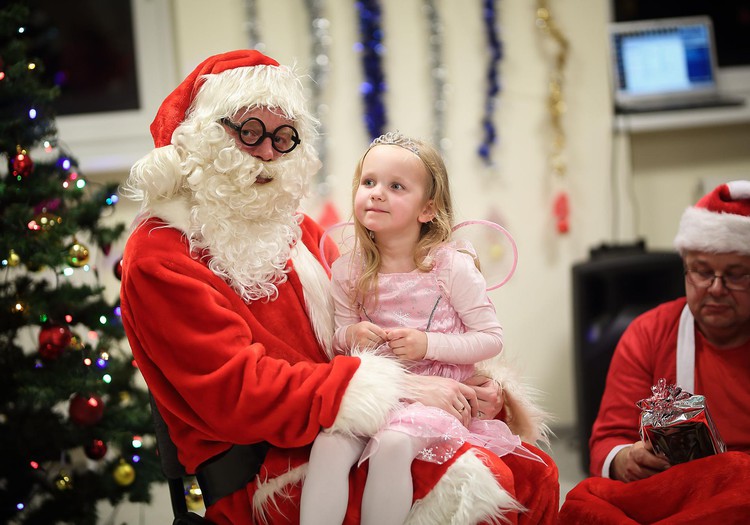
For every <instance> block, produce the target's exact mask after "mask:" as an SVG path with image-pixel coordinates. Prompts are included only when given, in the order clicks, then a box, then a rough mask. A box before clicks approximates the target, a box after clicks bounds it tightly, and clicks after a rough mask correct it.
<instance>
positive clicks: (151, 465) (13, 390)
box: [0, 3, 163, 525]
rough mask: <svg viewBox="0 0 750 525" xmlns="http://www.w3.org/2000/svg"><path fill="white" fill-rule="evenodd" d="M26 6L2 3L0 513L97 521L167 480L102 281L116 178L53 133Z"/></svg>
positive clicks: (114, 233) (117, 228) (17, 519)
mask: <svg viewBox="0 0 750 525" xmlns="http://www.w3.org/2000/svg"><path fill="white" fill-rule="evenodd" d="M29 15H30V13H29V10H28V9H27V8H26V7H25V3H18V4H16V5H10V6H6V7H4V8H3V9H2V10H0V155H3V156H5V157H6V158H5V159H3V160H4V162H2V163H0V164H6V163H7V173H4V171H5V170H4V169H3V167H2V166H1V165H0V232H1V233H0V261H1V264H2V266H1V267H0V522H2V523H17V524H45V525H46V524H50V523H75V524H76V525H82V524H92V525H93V524H96V523H97V504H98V503H99V502H101V501H107V500H108V501H109V502H110V503H111V504H112V505H117V504H119V503H120V502H122V501H124V500H129V501H132V502H148V501H150V487H151V485H152V483H153V482H154V481H161V480H162V479H163V478H162V475H161V471H160V467H159V462H158V458H157V457H156V451H155V439H154V436H153V425H152V420H151V415H150V410H149V401H148V394H147V392H146V391H145V389H144V388H142V386H140V384H139V383H138V379H139V374H138V371H137V368H136V367H135V365H134V362H133V359H132V355H131V354H130V350H129V348H128V347H127V345H126V344H125V343H124V332H123V328H122V324H121V322H120V318H119V316H118V312H119V309H118V307H117V299H116V298H115V299H114V300H112V301H111V302H108V301H107V300H106V298H105V290H104V288H103V286H101V284H100V278H99V269H100V268H98V266H99V264H100V263H101V262H102V261H104V260H105V259H107V258H108V257H112V256H111V255H109V253H110V252H109V250H111V247H112V246H113V244H114V243H115V242H116V241H117V240H118V239H119V238H120V237H121V236H122V234H123V232H124V225H122V224H115V225H111V224H110V225H105V223H106V222H107V221H106V218H107V217H108V216H109V215H111V213H112V211H113V210H112V207H113V206H114V205H115V203H116V202H117V186H116V185H107V184H96V183H95V182H94V181H88V180H87V179H86V177H85V176H84V174H82V173H81V172H80V171H79V170H78V168H77V161H76V160H75V158H74V157H73V156H72V155H71V154H70V152H67V151H65V148H64V147H63V146H62V144H63V143H62V142H61V141H60V140H59V139H58V138H57V136H56V130H55V120H54V103H55V100H56V97H57V96H58V89H57V88H56V87H55V86H54V85H45V81H44V77H43V76H42V72H43V65H42V63H41V62H40V61H39V60H37V59H36V58H34V57H30V56H28V50H29V49H30V47H29V38H30V36H31V35H30V34H29V33H30V31H29V30H28V28H27V26H26V25H25V24H27V22H28V17H29ZM117 262H118V261H117V259H115V264H111V262H110V264H111V266H109V267H108V268H106V269H107V270H108V271H112V270H114V271H115V273H117V271H118V269H119V265H118V264H117Z"/></svg>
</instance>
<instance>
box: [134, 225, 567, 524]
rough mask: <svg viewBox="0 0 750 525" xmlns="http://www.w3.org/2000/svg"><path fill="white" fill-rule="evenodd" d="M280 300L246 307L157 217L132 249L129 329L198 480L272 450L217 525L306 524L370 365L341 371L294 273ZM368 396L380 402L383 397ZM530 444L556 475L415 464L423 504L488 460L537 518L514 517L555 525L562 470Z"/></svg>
mask: <svg viewBox="0 0 750 525" xmlns="http://www.w3.org/2000/svg"><path fill="white" fill-rule="evenodd" d="M301 227H302V232H303V233H302V239H301V242H303V243H304V245H305V246H306V247H307V248H308V249H309V251H310V252H311V253H312V254H313V256H314V257H316V258H317V259H318V260H320V253H319V241H320V237H321V235H322V232H321V230H320V228H319V227H318V226H317V225H316V224H315V223H314V222H313V221H312V220H310V219H309V218H307V217H305V219H304V221H303V222H302V224H301ZM329 260H330V259H329ZM290 264H291V263H290ZM278 291H279V293H278V297H277V298H276V299H275V300H273V301H268V302H264V301H258V302H254V303H252V304H251V305H247V304H245V303H244V302H243V301H242V299H241V298H240V297H239V296H238V295H237V294H236V293H235V292H234V291H233V289H232V288H231V287H230V286H229V285H228V284H227V283H226V282H225V281H224V280H222V279H221V278H219V277H217V276H216V275H215V274H214V273H213V272H212V271H211V270H209V269H208V267H207V266H206V264H205V262H204V261H201V260H199V259H198V258H196V257H192V256H191V255H190V253H189V249H188V244H187V242H186V239H185V237H184V235H183V233H182V232H181V231H180V230H178V229H175V228H172V227H167V226H166V225H165V224H164V223H162V222H161V221H159V220H157V219H151V220H149V221H147V222H145V223H143V224H141V225H140V226H139V227H138V228H136V229H135V230H134V232H133V233H132V235H131V237H130V239H129V240H128V243H127V246H126V250H125V255H124V259H123V272H122V287H121V297H122V319H123V323H124V326H125V330H126V332H127V335H128V339H129V342H130V345H131V348H132V351H133V355H134V356H135V359H136V361H137V363H138V367H139V369H140V370H141V372H142V374H143V376H144V378H145V380H146V382H147V384H148V386H149V389H150V390H151V392H152V394H153V396H154V398H155V400H156V402H157V404H158V406H159V409H160V412H161V414H162V416H163V417H164V420H165V421H166V423H167V426H168V428H169V431H170V435H171V437H172V439H173V441H174V442H175V444H176V445H177V448H178V451H179V457H180V460H181V462H182V463H183V464H184V465H185V467H186V469H187V471H188V472H194V471H195V469H196V467H197V466H198V465H200V464H201V463H203V462H204V461H206V460H208V459H210V458H212V457H214V456H216V455H217V454H219V453H221V452H223V451H225V450H226V449H227V448H228V447H229V446H231V445H233V444H250V443H257V442H261V441H266V442H268V443H270V444H271V445H272V447H271V450H270V452H269V454H268V456H267V458H266V461H265V463H264V465H263V468H262V470H261V473H260V474H259V476H258V477H257V479H256V481H255V482H253V483H250V484H249V485H248V486H247V487H246V488H245V489H244V490H240V491H237V492H235V493H234V494H232V495H230V496H227V497H225V498H223V499H221V500H220V501H219V502H217V503H216V504H215V505H212V506H211V507H209V509H208V510H207V514H206V516H207V517H208V518H209V519H211V520H212V521H213V522H215V523H217V524H218V523H254V522H256V521H257V520H258V519H259V513H261V511H262V513H263V514H264V515H265V517H266V519H268V522H269V523H295V522H297V521H298V508H297V507H298V501H299V487H300V481H301V478H302V476H303V475H304V468H305V463H306V461H307V454H308V449H309V444H310V443H311V442H312V441H313V439H314V438H315V436H316V435H317V434H318V432H319V431H320V429H321V428H322V427H330V426H331V425H332V424H333V423H334V420H336V418H337V415H339V411H340V410H341V405H342V401H343V400H344V399H345V398H346V396H347V393H349V392H350V391H351V390H352V388H353V387H352V386H351V385H352V384H354V383H356V381H357V379H356V378H355V376H356V374H357V372H358V370H359V369H360V368H361V367H363V366H364V365H363V364H362V363H363V361H361V360H360V359H359V358H355V357H337V358H335V359H333V360H332V361H330V362H329V360H328V358H327V356H326V355H325V353H324V351H323V350H322V349H321V348H320V346H319V345H318V343H317V341H316V337H315V333H314V331H313V329H312V328H311V324H310V320H309V318H308V315H307V313H306V309H305V300H304V291H303V287H302V284H301V282H300V280H299V278H298V276H297V274H296V272H295V271H294V269H293V268H292V269H291V271H290V272H289V273H288V280H287V282H286V283H284V284H281V285H280V286H279V287H278ZM353 378H355V379H354V380H353ZM360 394H361V393H360ZM368 395H371V396H373V398H374V399H375V400H377V398H378V397H379V395H380V393H379V392H376V391H373V392H371V393H369V394H368ZM527 446H529V447H530V449H531V450H533V451H534V452H536V453H537V454H539V455H540V456H541V457H543V458H544V459H545V460H546V461H547V465H546V466H545V465H542V464H541V463H538V462H534V461H529V460H525V459H519V458H516V457H515V456H512V455H511V456H506V457H504V458H502V459H501V458H497V457H495V456H493V455H491V454H489V453H486V452H485V451H481V450H479V449H474V448H472V447H470V446H468V445H467V446H465V447H464V448H462V449H461V450H460V451H459V453H457V454H456V456H455V457H454V458H453V460H451V461H449V462H447V463H445V464H443V465H436V464H432V463H423V462H420V461H415V462H414V466H413V471H414V485H415V500H417V499H423V500H424V501H427V502H429V503H430V504H431V505H433V506H435V505H436V506H440V505H441V504H442V503H441V501H440V500H439V499H437V498H436V499H433V500H430V497H429V496H430V494H431V493H435V492H437V491H434V490H433V489H434V488H435V486H436V485H438V484H439V482H440V481H441V480H443V481H444V480H445V479H447V478H449V476H446V475H445V474H446V472H447V471H452V469H453V470H455V471H460V470H461V469H464V470H465V469H467V468H476V465H473V463H472V462H477V465H480V468H482V469H484V468H486V471H487V473H488V474H489V475H490V476H491V477H490V478H489V479H490V480H492V481H493V482H494V480H497V482H498V483H499V484H500V486H501V487H502V488H503V489H504V490H505V491H506V492H507V494H508V495H509V496H510V497H512V498H515V500H516V501H518V502H519V503H520V504H521V505H523V506H525V507H526V508H527V509H529V510H528V511H527V512H525V513H521V514H520V515H517V514H516V513H515V512H507V513H506V517H507V518H508V519H510V521H511V522H512V523H516V522H518V523H544V524H547V523H549V524H553V523H554V522H555V520H556V516H557V507H558V483H557V470H556V467H555V465H554V463H553V462H552V460H551V459H550V458H549V457H548V456H546V455H545V454H544V453H543V452H541V451H539V450H537V449H535V448H533V447H531V446H530V445H527ZM481 463H483V466H481ZM467 465H468V466H467ZM472 465H473V466H472ZM365 469H366V465H363V467H362V468H360V469H358V470H356V471H355V472H353V474H352V477H351V485H352V490H351V491H350V494H351V498H350V500H351V501H350V505H349V510H348V513H347V519H346V523H357V522H358V520H359V514H358V513H359V510H358V509H359V498H360V497H361V493H362V488H363V485H364V480H365V476H366V470H365ZM493 478H494V479H493ZM485 485H486V483H485ZM483 488H484V487H482V486H477V487H476V491H477V492H481V489H483ZM469 492H472V490H471V488H469ZM279 493H284V494H286V496H288V497H286V496H285V497H277V496H278V495H279ZM440 493H441V494H444V493H445V488H443V489H442V491H441V492H440ZM495 511H496V509H495ZM425 515H427V514H425ZM491 516H493V514H492V513H489V514H486V515H480V516H479V519H474V518H472V520H473V521H482V520H483V519H488V518H489V517H491ZM467 520H468V518H467ZM466 522H469V521H466Z"/></svg>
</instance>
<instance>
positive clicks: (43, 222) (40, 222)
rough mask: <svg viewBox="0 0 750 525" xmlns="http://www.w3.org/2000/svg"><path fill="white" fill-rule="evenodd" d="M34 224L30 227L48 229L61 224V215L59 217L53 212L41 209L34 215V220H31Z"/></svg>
mask: <svg viewBox="0 0 750 525" xmlns="http://www.w3.org/2000/svg"><path fill="white" fill-rule="evenodd" d="M32 222H33V223H34V224H35V225H36V226H34V227H30V229H32V230H39V229H41V230H42V231H49V230H51V229H52V228H54V227H55V226H57V225H59V224H62V217H59V216H58V215H55V214H54V213H49V212H48V211H46V210H45V211H43V212H42V213H40V214H39V215H36V216H35V217H34V221H32Z"/></svg>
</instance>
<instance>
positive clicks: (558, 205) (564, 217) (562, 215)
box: [553, 191, 570, 234]
mask: <svg viewBox="0 0 750 525" xmlns="http://www.w3.org/2000/svg"><path fill="white" fill-rule="evenodd" d="M553 212H554V214H555V218H556V219H557V224H556V226H557V233H560V234H563V233H568V231H569V230H570V223H569V222H568V217H569V216H570V202H569V201H568V194H567V193H565V192H564V191H561V192H560V193H558V194H557V196H556V197H555V202H554V204H553Z"/></svg>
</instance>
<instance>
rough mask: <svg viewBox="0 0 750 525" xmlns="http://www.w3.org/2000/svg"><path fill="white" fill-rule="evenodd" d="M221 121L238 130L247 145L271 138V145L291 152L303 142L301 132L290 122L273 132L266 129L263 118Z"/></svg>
mask: <svg viewBox="0 0 750 525" xmlns="http://www.w3.org/2000/svg"><path fill="white" fill-rule="evenodd" d="M221 123H222V124H224V125H225V126H227V127H228V128H230V129H233V130H234V131H236V132H237V136H238V137H239V138H240V141H241V142H242V143H243V144H244V145H245V146H258V145H260V143H261V142H263V141H264V140H266V137H269V138H270V139H271V146H273V149H275V150H276V151H278V152H279V153H289V152H290V151H292V150H293V149H294V148H296V147H297V144H299V143H300V142H301V140H300V138H299V133H298V132H297V130H296V129H295V128H294V126H290V125H289V124H284V125H283V126H279V127H278V128H276V129H275V130H273V133H269V132H268V131H266V125H265V124H264V123H263V121H262V120H260V119H259V118H255V117H250V118H249V119H247V120H245V121H244V122H243V123H242V124H235V123H234V122H232V121H231V120H229V119H228V118H223V119H221Z"/></svg>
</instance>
